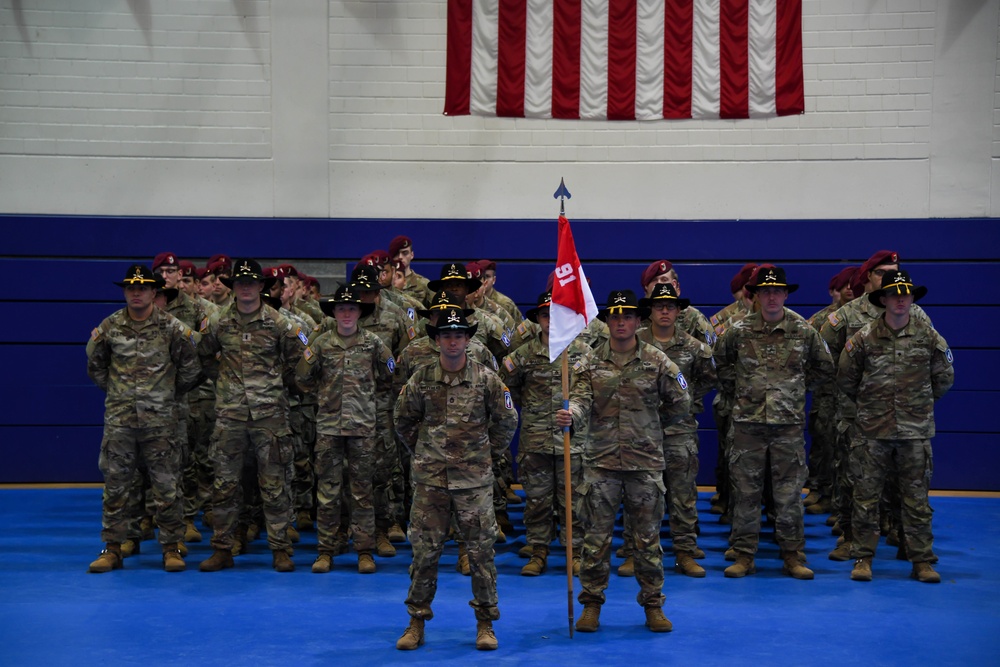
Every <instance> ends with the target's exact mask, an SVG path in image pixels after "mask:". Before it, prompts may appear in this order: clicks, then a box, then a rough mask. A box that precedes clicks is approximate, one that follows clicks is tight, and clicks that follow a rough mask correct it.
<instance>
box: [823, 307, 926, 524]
mask: <svg viewBox="0 0 1000 667" xmlns="http://www.w3.org/2000/svg"><path fill="white" fill-rule="evenodd" d="M883 312H884V310H883V309H882V308H879V307H877V306H876V305H874V304H873V303H872V302H871V301H869V300H868V296H867V295H865V294H862V295H861V296H859V297H858V298H856V299H853V300H852V301H850V302H848V303H847V304H846V305H844V306H842V307H841V308H839V309H838V310H837V311H836V312H834V313H832V314H830V315H827V317H826V321H825V322H824V323H823V326H822V328H821V329H820V335H821V336H822V337H823V341H824V342H826V344H827V346H828V347H829V348H830V353H831V354H832V355H833V358H834V359H835V360H839V359H840V355H841V352H842V351H843V349H844V346H845V345H846V344H847V341H848V340H850V339H851V337H852V336H853V335H854V334H856V333H857V332H858V331H861V329H863V328H864V327H865V326H867V325H868V324H869V323H870V322H873V321H875V320H877V319H878V318H879V317H881V315H882V313H883ZM910 317H911V318H916V319H920V320H923V321H924V322H926V323H927V324H930V318H929V317H928V316H927V314H926V313H925V312H924V310H923V309H922V308H921V307H920V306H918V305H916V304H913V305H912V306H911V307H910ZM836 400H837V416H836V420H837V427H836V428H837V441H836V444H835V446H834V452H833V468H834V489H833V502H834V510H835V511H836V513H837V523H838V525H839V526H840V528H841V530H842V531H843V533H844V538H845V540H846V541H848V542H850V541H852V540H853V535H854V526H853V523H852V519H853V515H854V509H853V497H854V485H855V484H856V483H857V481H858V480H857V479H856V477H855V473H856V472H857V471H856V470H853V469H852V467H851V464H850V461H851V455H850V452H851V450H852V449H854V448H855V447H861V446H864V444H865V439H864V437H863V436H861V434H860V433H858V430H857V425H856V423H855V419H856V410H855V406H854V401H852V400H851V399H850V398H848V397H847V396H846V395H845V394H844V393H843V392H842V391H839V390H836Z"/></svg>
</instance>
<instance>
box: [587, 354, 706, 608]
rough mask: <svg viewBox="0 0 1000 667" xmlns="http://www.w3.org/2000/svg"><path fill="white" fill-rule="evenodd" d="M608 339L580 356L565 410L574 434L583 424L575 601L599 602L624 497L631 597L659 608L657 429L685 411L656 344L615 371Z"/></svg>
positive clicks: (680, 386)
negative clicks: (635, 589) (634, 591)
mask: <svg viewBox="0 0 1000 667" xmlns="http://www.w3.org/2000/svg"><path fill="white" fill-rule="evenodd" d="M614 356H618V355H617V353H613V352H612V350H611V345H610V343H609V342H605V343H603V344H601V345H599V346H598V347H597V349H595V350H594V352H593V354H592V355H591V356H590V357H584V358H581V360H580V362H579V365H580V368H579V369H578V372H579V374H580V376H581V381H580V382H576V383H574V385H573V391H572V392H571V396H570V411H571V412H572V414H573V424H574V426H575V427H576V428H577V429H582V428H584V425H585V424H586V423H589V425H590V437H589V439H588V440H587V443H586V446H585V450H584V456H583V460H584V482H583V486H582V487H581V488H580V495H581V496H582V503H581V505H582V507H581V509H580V515H581V521H582V523H583V529H584V543H583V554H582V562H581V566H580V584H581V586H582V588H583V590H582V591H581V592H580V595H579V598H578V599H579V601H580V602H581V603H582V604H584V605H588V604H589V605H594V604H596V605H602V604H604V601H605V595H604V590H605V589H606V588H607V587H608V574H609V572H610V569H611V537H612V532H613V530H614V522H615V516H616V515H617V514H618V508H619V506H620V505H621V504H622V501H623V500H624V503H625V511H626V512H627V513H628V514H629V516H631V520H632V527H633V531H634V534H635V552H634V556H635V576H636V580H637V581H638V582H639V594H638V596H637V597H636V600H637V601H638V603H639V604H640V605H642V606H643V607H662V606H663V601H664V597H663V548H662V547H661V545H660V524H661V522H662V520H663V496H664V493H665V492H666V487H665V486H664V484H663V470H664V468H665V463H664V458H663V430H664V429H665V428H667V427H668V426H671V425H673V424H676V423H677V422H679V421H681V420H682V419H684V418H685V417H687V416H689V415H690V413H691V399H690V397H689V396H688V393H687V390H686V389H685V388H684V380H683V377H681V375H680V369H678V368H677V366H676V365H675V364H674V363H673V362H672V361H670V359H669V358H667V355H665V354H664V353H662V352H660V351H659V350H657V349H656V348H655V347H653V346H651V345H649V344H647V343H643V342H642V341H639V340H637V341H636V347H635V349H634V350H633V351H632V352H630V353H629V354H628V359H627V360H625V361H624V362H623V365H622V366H618V365H617V364H616V362H615V360H614V358H613V357H614Z"/></svg>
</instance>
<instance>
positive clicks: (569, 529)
mask: <svg viewBox="0 0 1000 667" xmlns="http://www.w3.org/2000/svg"><path fill="white" fill-rule="evenodd" d="M562 395H563V409H564V410H569V356H568V355H567V354H566V350H563V352H562ZM571 468H572V466H571V464H570V455H569V426H566V427H564V428H563V487H564V490H565V493H564V496H565V497H564V500H563V502H564V504H565V505H566V517H565V519H564V522H565V523H564V524H563V525H564V527H565V529H566V605H567V609H568V610H569V638H570V639H572V638H573V478H572V475H571Z"/></svg>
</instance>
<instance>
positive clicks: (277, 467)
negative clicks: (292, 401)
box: [210, 416, 292, 551]
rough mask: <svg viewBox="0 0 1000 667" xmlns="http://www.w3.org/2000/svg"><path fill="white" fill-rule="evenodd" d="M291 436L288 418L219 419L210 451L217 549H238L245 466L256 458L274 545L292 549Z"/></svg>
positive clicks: (270, 536) (266, 516) (271, 541)
mask: <svg viewBox="0 0 1000 667" xmlns="http://www.w3.org/2000/svg"><path fill="white" fill-rule="evenodd" d="M288 435H289V429H288V420H287V419H285V417H283V416H281V417H269V418H265V419H258V420H249V421H245V422H244V421H237V420H233V419H216V422H215V432H214V433H213V434H212V445H211V450H210V457H211V459H212V465H213V467H214V471H215V483H214V486H213V489H212V491H213V493H212V515H213V523H214V526H213V528H214V530H215V533H214V534H213V535H212V547H214V548H216V549H226V550H228V549H231V548H232V546H233V535H234V532H235V529H236V524H237V522H238V520H239V517H240V513H241V511H242V510H243V509H244V508H243V507H242V505H243V504H244V502H243V498H242V496H243V491H244V489H243V485H242V484H241V478H242V476H243V471H244V463H249V462H250V461H247V459H252V461H253V462H255V463H256V467H257V480H256V482H257V484H256V485H257V487H258V489H259V490H260V495H261V500H262V503H263V508H264V520H265V523H266V526H267V542H268V546H269V547H270V548H271V549H272V550H275V551H276V550H286V551H287V550H289V549H291V546H292V545H291V542H290V541H289V539H288V535H287V529H288V524H289V523H290V521H291V515H292V506H291V496H290V495H289V488H288V480H287V476H288V466H289V465H290V463H291V460H292V447H291V442H290V440H289V438H288ZM249 483H252V482H249Z"/></svg>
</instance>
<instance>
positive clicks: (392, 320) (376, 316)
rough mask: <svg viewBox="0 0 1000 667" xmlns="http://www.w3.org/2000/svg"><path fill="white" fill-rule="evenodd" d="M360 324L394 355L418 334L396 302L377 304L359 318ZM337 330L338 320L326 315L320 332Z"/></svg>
mask: <svg viewBox="0 0 1000 667" xmlns="http://www.w3.org/2000/svg"><path fill="white" fill-rule="evenodd" d="M358 325H359V326H360V327H361V328H362V329H364V330H365V331H370V332H371V333H373V334H375V335H376V336H378V337H379V338H380V339H381V340H382V343H383V344H384V345H385V346H386V347H387V348H389V349H390V350H391V351H392V354H394V355H398V354H399V353H400V352H402V351H403V348H405V347H406V346H407V345H408V344H409V343H410V341H411V340H413V338H414V337H415V336H416V331H415V330H414V329H413V326H412V323H411V322H410V320H409V318H408V317H407V316H406V315H405V313H404V311H402V309H400V308H399V307H398V306H396V305H395V304H391V305H388V302H382V303H379V304H376V306H375V310H374V311H373V312H372V313H371V315H368V316H367V317H363V318H361V319H360V320H358ZM336 330H337V320H336V319H334V318H332V317H324V318H323V323H322V324H321V325H320V332H321V333H327V332H329V331H336Z"/></svg>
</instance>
